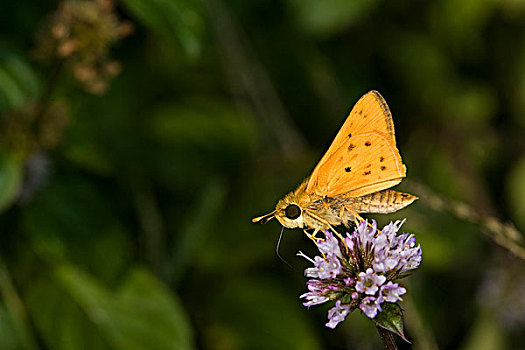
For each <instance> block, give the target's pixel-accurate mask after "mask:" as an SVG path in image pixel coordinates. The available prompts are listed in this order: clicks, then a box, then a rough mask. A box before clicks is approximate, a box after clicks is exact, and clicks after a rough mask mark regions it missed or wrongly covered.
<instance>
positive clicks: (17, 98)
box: [0, 48, 39, 110]
mask: <svg viewBox="0 0 525 350" xmlns="http://www.w3.org/2000/svg"><path fill="white" fill-rule="evenodd" d="M38 92H39V81H38V79H37V77H36V74H35V73H34V71H33V69H32V68H31V66H30V65H29V64H28V63H27V62H26V61H24V60H23V59H22V58H20V57H18V56H17V55H15V54H13V53H11V52H10V51H8V50H6V49H3V48H0V110H2V109H6V108H13V107H19V106H21V105H22V104H24V103H25V102H27V101H28V100H30V99H34V98H36V96H37V95H38Z"/></svg>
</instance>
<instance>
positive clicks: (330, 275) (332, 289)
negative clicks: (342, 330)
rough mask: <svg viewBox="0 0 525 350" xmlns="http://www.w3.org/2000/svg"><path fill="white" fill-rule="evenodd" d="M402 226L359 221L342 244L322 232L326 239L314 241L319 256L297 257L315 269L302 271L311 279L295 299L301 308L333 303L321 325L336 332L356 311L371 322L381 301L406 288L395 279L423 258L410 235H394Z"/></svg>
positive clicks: (394, 298) (392, 299)
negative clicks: (379, 225)
mask: <svg viewBox="0 0 525 350" xmlns="http://www.w3.org/2000/svg"><path fill="white" fill-rule="evenodd" d="M403 223H404V220H403V221H395V222H391V223H389V224H388V225H386V226H385V227H383V229H382V230H379V229H378V228H377V224H376V222H375V221H372V222H371V223H368V222H367V221H364V222H361V223H360V224H359V225H357V228H356V229H355V230H354V231H353V232H351V233H347V234H346V237H344V239H342V240H338V239H337V237H336V236H335V235H333V234H332V233H331V232H329V231H326V232H325V237H326V239H325V240H323V241H320V242H318V243H317V248H318V249H319V252H320V253H321V255H320V256H315V257H314V259H311V258H309V257H307V256H306V255H304V254H303V253H300V254H299V255H301V256H303V257H305V258H307V259H308V260H310V261H311V262H312V263H313V265H314V266H313V267H309V268H306V269H305V276H306V277H308V278H310V280H308V281H307V282H306V285H307V287H308V290H309V291H308V292H307V293H304V294H302V295H301V296H300V298H302V299H305V301H304V302H303V305H304V306H307V307H309V306H312V305H318V304H323V303H326V302H328V301H331V300H335V306H334V307H332V308H331V309H330V310H329V311H328V323H326V326H327V327H329V328H335V327H336V326H337V325H338V324H339V323H340V322H342V321H343V320H344V319H345V318H346V316H347V315H348V314H349V313H350V312H352V311H354V310H355V309H360V310H361V311H362V312H363V313H364V314H365V315H366V316H367V317H369V318H371V319H374V318H375V317H376V316H377V314H378V313H380V312H382V311H383V308H382V305H383V307H384V306H385V305H387V304H384V303H393V304H395V303H397V302H399V301H400V300H401V295H404V294H405V293H406V289H405V288H404V287H402V286H401V285H400V284H399V283H398V282H396V280H398V279H400V278H402V277H404V276H406V272H407V271H410V270H413V269H416V268H417V267H418V266H419V264H420V263H421V254H422V251H421V247H420V246H419V245H418V244H416V240H415V237H414V235H412V234H409V233H399V230H400V229H401V226H402V225H403Z"/></svg>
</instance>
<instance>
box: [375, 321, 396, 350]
mask: <svg viewBox="0 0 525 350" xmlns="http://www.w3.org/2000/svg"><path fill="white" fill-rule="evenodd" d="M376 327H377V331H378V332H379V335H380V336H381V339H382V340H383V343H384V344H385V349H387V350H397V345H396V342H395V341H394V335H393V334H392V333H391V332H390V331H387V330H386V329H384V328H383V327H381V326H379V325H376Z"/></svg>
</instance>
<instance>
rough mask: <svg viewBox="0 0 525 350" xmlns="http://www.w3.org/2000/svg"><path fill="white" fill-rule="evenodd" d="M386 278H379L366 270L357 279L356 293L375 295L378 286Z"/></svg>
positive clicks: (369, 270) (371, 271) (373, 272)
mask: <svg viewBox="0 0 525 350" xmlns="http://www.w3.org/2000/svg"><path fill="white" fill-rule="evenodd" d="M385 281H386V277H385V276H379V275H377V274H376V273H375V271H374V270H372V269H371V268H368V269H366V273H365V272H361V273H359V279H358V280H357V283H356V285H355V289H356V290H357V291H358V292H361V293H366V294H368V295H374V294H376V292H377V290H378V289H379V286H380V285H382V284H383V283H385Z"/></svg>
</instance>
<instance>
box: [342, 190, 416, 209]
mask: <svg viewBox="0 0 525 350" xmlns="http://www.w3.org/2000/svg"><path fill="white" fill-rule="evenodd" d="M416 199H417V197H416V196H413V195H411V194H408V193H402V192H397V191H393V190H383V191H379V192H374V193H370V194H367V195H365V196H362V197H357V198H354V199H353V203H352V204H351V208H352V209H353V210H355V211H356V212H358V213H381V214H387V213H393V212H395V211H397V210H399V209H402V208H404V207H406V206H407V205H409V204H410V203H412V202H413V201H415V200H416Z"/></svg>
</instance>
